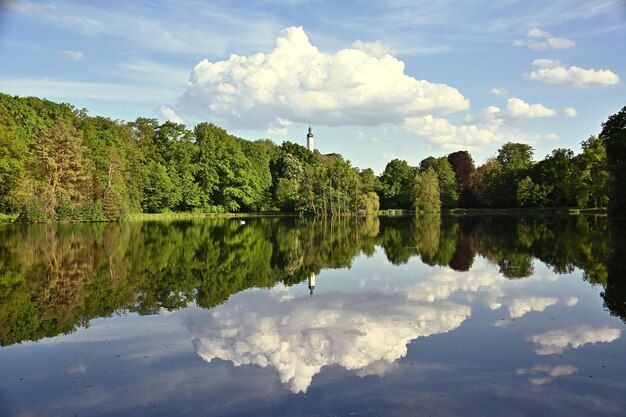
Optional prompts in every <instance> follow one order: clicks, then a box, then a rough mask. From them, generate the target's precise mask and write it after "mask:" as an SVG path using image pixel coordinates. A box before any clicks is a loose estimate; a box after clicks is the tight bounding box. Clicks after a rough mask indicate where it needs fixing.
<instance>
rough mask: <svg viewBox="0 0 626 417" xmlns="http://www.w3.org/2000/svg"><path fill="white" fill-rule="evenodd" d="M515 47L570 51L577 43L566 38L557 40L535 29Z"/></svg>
mask: <svg viewBox="0 0 626 417" xmlns="http://www.w3.org/2000/svg"><path fill="white" fill-rule="evenodd" d="M513 45H515V46H527V47H529V48H530V49H533V50H536V51H542V50H544V49H569V48H572V47H574V46H576V42H574V41H573V40H571V39H566V38H555V37H553V36H552V35H550V34H549V33H548V32H545V31H543V30H540V29H538V28H534V29H531V30H529V31H528V32H527V33H526V39H521V40H516V41H514V42H513Z"/></svg>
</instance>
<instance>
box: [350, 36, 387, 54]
mask: <svg viewBox="0 0 626 417" xmlns="http://www.w3.org/2000/svg"><path fill="white" fill-rule="evenodd" d="M352 46H353V47H355V48H356V49H358V50H360V51H363V52H365V53H366V54H368V55H371V56H375V57H376V58H382V57H384V56H385V55H389V54H391V50H390V49H389V48H388V47H387V46H385V45H384V44H383V43H382V42H381V41H380V40H378V39H377V40H376V41H374V42H363V41H355V42H354V43H352Z"/></svg>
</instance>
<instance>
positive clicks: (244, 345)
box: [0, 217, 626, 416]
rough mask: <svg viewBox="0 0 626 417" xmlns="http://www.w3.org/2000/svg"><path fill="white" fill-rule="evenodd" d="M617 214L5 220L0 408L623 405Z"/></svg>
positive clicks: (138, 411)
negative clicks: (613, 216)
mask: <svg viewBox="0 0 626 417" xmlns="http://www.w3.org/2000/svg"><path fill="white" fill-rule="evenodd" d="M625 230H626V228H624V225H622V224H619V223H616V222H609V221H608V220H607V219H606V218H605V217H544V218H540V217H528V218H518V217H463V218H452V217H443V218H439V217H422V218H412V217H406V218H380V219H378V218H368V219H338V220H332V221H331V220H329V219H327V220H323V219H294V218H289V219H278V218H256V219H253V218H251V219H246V222H245V224H243V225H242V224H241V223H240V221H239V220H233V219H222V220H204V221H184V222H131V223H126V224H97V225H30V226H16V225H5V226H2V227H1V228H0V234H1V238H0V343H1V347H0V369H1V370H2V373H1V374H0V415H2V416H5V415H6V416H27V415H28V416H73V415H79V416H127V415H163V416H166V415H167V416H169V415H194V416H195V415H209V416H218V415H219V416H277V415H290V416H291V415H305V416H318V415H339V416H343V415H357V416H362V415H365V416H368V415H371V416H379V415H388V416H407V415H411V416H422V415H423V416H429V415H433V416H467V415H472V416H502V415H507V416H555V415H559V416H591V415H593V416H623V415H625V414H626V411H625V410H626V382H625V381H626V378H625V375H626V360H625V359H626V354H625V352H626V341H625V337H624V332H625V331H626V325H625V320H626V314H625V311H626V305H625V302H626V288H625V287H626V284H625V281H626V245H625V242H624V240H625V236H626V233H625Z"/></svg>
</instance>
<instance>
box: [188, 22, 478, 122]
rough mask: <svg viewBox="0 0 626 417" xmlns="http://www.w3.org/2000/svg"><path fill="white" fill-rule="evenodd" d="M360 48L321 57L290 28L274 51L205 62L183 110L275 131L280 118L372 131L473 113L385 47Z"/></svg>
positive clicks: (449, 91)
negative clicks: (415, 119) (420, 118)
mask: <svg viewBox="0 0 626 417" xmlns="http://www.w3.org/2000/svg"><path fill="white" fill-rule="evenodd" d="M357 46H358V48H347V49H342V50H340V51H338V52H336V53H334V54H328V53H324V52H320V51H319V50H318V49H317V48H316V47H315V46H314V45H312V44H311V42H310V41H309V38H308V37H307V35H306V33H305V32H304V30H303V29H302V28H301V27H290V28H288V29H286V30H285V31H284V32H283V33H282V35H281V36H280V37H278V39H276V43H275V46H274V48H273V49H272V50H271V51H270V52H269V53H257V54H254V55H250V56H239V55H231V56H230V58H229V59H228V60H224V61H218V62H210V61H208V60H206V59H205V60H203V61H201V62H199V63H198V64H197V65H196V66H195V68H194V70H193V72H192V74H191V77H190V81H189V84H188V88H187V90H186V91H185V93H184V94H183V96H182V98H181V106H182V108H183V109H184V111H185V112H187V113H189V114H193V115H195V116H198V117H201V118H211V119H216V118H217V119H221V121H222V122H225V123H226V124H236V125H237V126H239V127H242V126H250V127H259V126H265V127H267V128H271V127H270V124H271V123H275V120H276V118H277V117H279V118H281V119H283V120H289V121H292V122H301V123H308V122H309V121H311V120H316V121H317V123H318V124H325V125H333V126H338V125H361V126H362V125H369V126H371V125H377V124H381V123H400V122H402V121H403V120H404V119H405V118H406V117H410V116H414V115H417V114H426V113H430V114H446V113H450V112H455V111H460V110H465V109H467V108H468V107H469V102H468V100H467V99H465V97H463V95H462V94H461V93H460V92H459V91H458V90H457V89H455V88H452V87H449V86H447V85H445V84H436V83H431V82H428V81H425V80H418V79H415V78H413V77H411V76H409V75H407V74H405V72H404V71H405V68H404V63H403V62H402V61H400V60H398V59H396V58H394V57H393V56H391V55H389V54H385V51H386V50H385V48H384V46H382V44H380V43H376V42H374V43H373V44H368V43H365V42H360V43H357Z"/></svg>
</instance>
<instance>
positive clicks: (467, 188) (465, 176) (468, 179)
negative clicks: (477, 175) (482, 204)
mask: <svg viewBox="0 0 626 417" xmlns="http://www.w3.org/2000/svg"><path fill="white" fill-rule="evenodd" d="M448 162H449V163H450V165H451V166H452V170H453V171H454V175H455V176H456V183H457V187H458V189H459V207H472V206H473V205H474V201H475V199H474V195H473V193H472V176H473V175H474V172H475V171H476V167H475V166H474V160H472V156H471V155H470V154H469V152H467V151H458V152H453V153H451V154H450V155H448Z"/></svg>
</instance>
